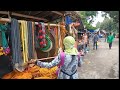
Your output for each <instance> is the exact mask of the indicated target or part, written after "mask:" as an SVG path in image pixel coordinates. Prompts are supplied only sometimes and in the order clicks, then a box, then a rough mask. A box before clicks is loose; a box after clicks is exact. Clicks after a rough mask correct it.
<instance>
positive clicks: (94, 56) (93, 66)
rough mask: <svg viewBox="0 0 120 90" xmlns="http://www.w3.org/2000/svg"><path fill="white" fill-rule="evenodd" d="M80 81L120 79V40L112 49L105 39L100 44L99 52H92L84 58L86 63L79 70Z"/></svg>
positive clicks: (91, 50) (116, 41)
mask: <svg viewBox="0 0 120 90" xmlns="http://www.w3.org/2000/svg"><path fill="white" fill-rule="evenodd" d="M78 71H79V78H80V79H118V78H119V39H117V38H116V39H115V40H114V42H113V46H112V49H111V50H109V48H108V43H107V42H105V41H104V38H102V39H101V42H99V45H98V50H93V48H92V43H91V44H90V51H89V52H88V53H87V54H86V55H85V56H84V63H83V65H82V67H80V68H79V70H78Z"/></svg>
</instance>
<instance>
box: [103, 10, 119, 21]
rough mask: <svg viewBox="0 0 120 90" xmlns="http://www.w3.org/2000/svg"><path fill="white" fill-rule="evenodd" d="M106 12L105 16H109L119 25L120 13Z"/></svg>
mask: <svg viewBox="0 0 120 90" xmlns="http://www.w3.org/2000/svg"><path fill="white" fill-rule="evenodd" d="M104 12H105V14H104V16H106V15H107V14H109V16H110V17H111V18H113V22H115V23H119V11H104Z"/></svg>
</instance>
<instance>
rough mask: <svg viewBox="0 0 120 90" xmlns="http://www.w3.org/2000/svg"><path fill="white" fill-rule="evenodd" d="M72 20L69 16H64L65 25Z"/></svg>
mask: <svg viewBox="0 0 120 90" xmlns="http://www.w3.org/2000/svg"><path fill="white" fill-rule="evenodd" d="M72 22H73V21H72V19H71V17H70V16H66V17H65V23H66V25H69V24H71V23H72Z"/></svg>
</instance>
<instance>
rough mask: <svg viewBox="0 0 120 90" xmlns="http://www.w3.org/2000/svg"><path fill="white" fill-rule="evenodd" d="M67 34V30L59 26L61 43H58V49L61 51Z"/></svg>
mask: <svg viewBox="0 0 120 90" xmlns="http://www.w3.org/2000/svg"><path fill="white" fill-rule="evenodd" d="M66 33H67V30H66V29H65V27H64V26H63V25H60V35H61V41H60V47H61V48H62V50H63V39H64V38H65V35H66Z"/></svg>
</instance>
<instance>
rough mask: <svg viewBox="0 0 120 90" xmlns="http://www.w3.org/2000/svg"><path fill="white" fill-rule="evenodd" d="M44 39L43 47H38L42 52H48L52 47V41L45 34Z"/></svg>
mask: <svg viewBox="0 0 120 90" xmlns="http://www.w3.org/2000/svg"><path fill="white" fill-rule="evenodd" d="M45 39H46V42H47V43H46V46H45V47H43V48H40V50H42V51H43V52H48V51H50V50H51V49H52V47H53V43H52V41H51V40H50V38H49V36H48V35H47V34H46V35H45Z"/></svg>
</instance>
